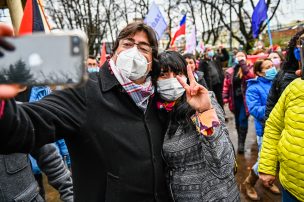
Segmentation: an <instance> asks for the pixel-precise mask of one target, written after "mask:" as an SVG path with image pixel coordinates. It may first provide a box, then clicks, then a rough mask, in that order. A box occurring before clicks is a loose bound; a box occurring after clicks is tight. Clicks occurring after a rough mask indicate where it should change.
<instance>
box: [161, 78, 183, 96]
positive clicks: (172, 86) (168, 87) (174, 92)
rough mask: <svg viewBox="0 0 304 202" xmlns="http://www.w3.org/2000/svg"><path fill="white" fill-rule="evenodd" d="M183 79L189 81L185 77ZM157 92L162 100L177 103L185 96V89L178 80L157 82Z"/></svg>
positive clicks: (171, 79) (170, 79)
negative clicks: (176, 101)
mask: <svg viewBox="0 0 304 202" xmlns="http://www.w3.org/2000/svg"><path fill="white" fill-rule="evenodd" d="M182 79H183V80H184V81H185V82H186V81H187V78H186V77H185V76H183V77H182ZM157 91H158V93H159V95H160V97H161V98H162V99H164V100H166V101H175V100H177V99H178V98H180V97H181V96H182V95H183V94H184V92H185V89H184V88H183V87H182V85H181V84H180V83H179V82H178V80H177V79H176V78H169V79H164V80H159V81H157Z"/></svg>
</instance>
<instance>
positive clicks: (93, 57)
mask: <svg viewBox="0 0 304 202" xmlns="http://www.w3.org/2000/svg"><path fill="white" fill-rule="evenodd" d="M88 59H93V60H96V57H95V56H94V55H89V57H88Z"/></svg>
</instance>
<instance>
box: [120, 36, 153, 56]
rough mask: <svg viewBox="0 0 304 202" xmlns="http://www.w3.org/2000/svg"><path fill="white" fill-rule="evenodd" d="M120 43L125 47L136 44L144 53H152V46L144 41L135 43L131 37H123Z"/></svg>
mask: <svg viewBox="0 0 304 202" xmlns="http://www.w3.org/2000/svg"><path fill="white" fill-rule="evenodd" d="M121 45H122V47H123V48H125V49H129V48H133V47H134V46H135V45H136V46H137V48H138V50H139V51H140V52H141V53H144V54H149V53H152V47H151V46H150V45H149V44H147V43H145V42H139V43H135V41H133V40H131V39H124V40H122V41H121Z"/></svg>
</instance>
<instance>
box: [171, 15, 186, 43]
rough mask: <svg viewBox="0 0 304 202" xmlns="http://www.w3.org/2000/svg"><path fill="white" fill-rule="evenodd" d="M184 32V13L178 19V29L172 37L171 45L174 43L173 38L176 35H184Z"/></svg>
mask: <svg viewBox="0 0 304 202" xmlns="http://www.w3.org/2000/svg"><path fill="white" fill-rule="evenodd" d="M185 34H186V15H184V17H183V18H182V20H181V21H180V23H179V29H178V30H177V31H176V32H175V34H174V37H173V39H172V41H171V44H170V45H171V46H172V45H173V44H174V42H175V39H176V38H177V37H178V36H181V35H185Z"/></svg>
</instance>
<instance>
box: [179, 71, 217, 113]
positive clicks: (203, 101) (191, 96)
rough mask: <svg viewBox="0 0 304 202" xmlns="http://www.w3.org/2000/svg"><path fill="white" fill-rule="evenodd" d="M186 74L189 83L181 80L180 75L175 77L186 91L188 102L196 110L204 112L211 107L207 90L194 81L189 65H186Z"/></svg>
mask: <svg viewBox="0 0 304 202" xmlns="http://www.w3.org/2000/svg"><path fill="white" fill-rule="evenodd" d="M187 74H188V78H189V81H190V84H189V85H188V84H187V83H186V82H185V81H183V79H182V78H181V77H180V76H176V78H177V80H178V81H179V83H180V84H181V85H182V86H183V88H184V89H185V91H186V97H187V102H188V104H189V105H190V106H191V107H192V108H193V109H195V110H196V111H198V112H204V111H207V110H209V109H211V108H212V104H211V100H210V97H209V93H208V90H207V89H206V88H205V87H204V86H202V85H200V84H198V83H197V82H196V80H195V78H194V75H193V72H192V70H191V68H190V67H189V66H187Z"/></svg>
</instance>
